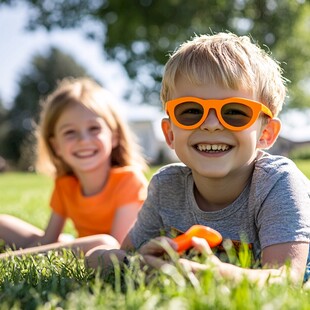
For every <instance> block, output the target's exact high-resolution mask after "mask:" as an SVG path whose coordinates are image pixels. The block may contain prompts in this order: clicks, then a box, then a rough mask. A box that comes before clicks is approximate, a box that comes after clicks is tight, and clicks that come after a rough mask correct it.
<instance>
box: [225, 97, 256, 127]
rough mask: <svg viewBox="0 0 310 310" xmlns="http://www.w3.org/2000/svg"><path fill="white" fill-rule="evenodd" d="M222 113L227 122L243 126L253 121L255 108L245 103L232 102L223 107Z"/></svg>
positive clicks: (235, 125) (234, 125)
mask: <svg viewBox="0 0 310 310" xmlns="http://www.w3.org/2000/svg"><path fill="white" fill-rule="evenodd" d="M221 115H222V117H223V119H224V121H225V122H226V123H227V124H229V125H231V126H233V127H242V126H245V125H247V124H248V123H249V122H250V121H251V119H252V117H253V110H252V109H251V108H250V107H249V106H247V105H245V104H242V103H237V102H236V103H235V102H232V103H227V104H225V105H224V106H223V107H222V109H221Z"/></svg>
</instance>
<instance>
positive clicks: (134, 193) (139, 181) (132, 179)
mask: <svg viewBox="0 0 310 310" xmlns="http://www.w3.org/2000/svg"><path fill="white" fill-rule="evenodd" d="M146 195H147V180H146V178H145V176H144V175H143V173H142V172H141V173H140V172H135V171H129V172H128V173H127V174H126V175H125V176H124V177H123V178H122V180H120V181H119V182H118V185H117V206H118V208H121V207H123V206H126V205H129V204H133V203H138V205H140V206H141V205H142V203H143V202H144V200H145V199H146Z"/></svg>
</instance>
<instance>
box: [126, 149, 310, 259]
mask: <svg viewBox="0 0 310 310" xmlns="http://www.w3.org/2000/svg"><path fill="white" fill-rule="evenodd" d="M195 224H201V225H206V226H209V227H211V228H213V229H216V230H217V231H219V232H220V233H221V234H222V236H223V238H224V239H231V240H239V241H246V242H247V243H250V244H252V246H253V253H254V257H255V259H259V258H260V254H261V250H262V249H264V248H265V247H267V246H270V245H273V244H278V243H284V242H292V241H302V242H310V181H309V180H308V179H307V178H306V177H305V176H304V175H303V174H302V173H301V171H300V170H299V169H298V168H297V167H296V165H295V164H294V163H293V162H292V161H291V160H289V159H287V158H285V157H282V156H273V155H270V154H268V153H264V152H261V153H260V156H258V158H257V160H256V162H255V167H254V172H253V176H252V179H251V181H250V182H249V183H248V185H247V186H246V187H245V188H244V190H243V192H242V193H241V194H240V195H239V197H238V198H237V199H236V200H235V201H234V202H233V203H232V204H230V205H229V206H227V207H226V208H224V209H222V210H220V211H214V212H205V211H202V210H201V209H199V207H198V205H197V203H196V201H195V197H194V181H193V177H192V173H191V170H190V169H189V168H188V167H186V166H184V165H183V164H172V165H168V166H165V167H163V168H162V169H161V170H160V171H159V172H158V173H156V174H155V175H154V176H153V178H152V180H151V182H150V184H149V189H148V197H147V200H146V201H145V203H144V205H143V207H142V209H141V211H140V212H139V215H138V219H137V222H136V224H135V225H134V227H133V229H132V230H131V232H130V238H131V241H132V243H133V245H134V247H135V248H139V247H140V246H141V245H142V244H143V243H145V242H146V241H148V240H150V239H152V238H154V237H157V236H159V235H160V232H161V231H163V230H169V229H170V228H172V227H173V228H176V229H178V230H181V231H186V230H187V229H188V228H190V227H191V226H192V225H195Z"/></svg>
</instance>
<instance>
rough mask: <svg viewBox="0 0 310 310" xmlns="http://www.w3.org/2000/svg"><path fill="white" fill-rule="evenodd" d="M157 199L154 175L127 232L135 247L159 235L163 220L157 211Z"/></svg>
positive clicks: (158, 198) (156, 184)
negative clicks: (132, 225) (134, 220)
mask: <svg viewBox="0 0 310 310" xmlns="http://www.w3.org/2000/svg"><path fill="white" fill-rule="evenodd" d="M159 200H160V195H159V191H158V179H157V177H156V176H155V177H153V178H152V180H151V182H150V184H149V187H148V194H147V199H146V200H145V202H144V204H143V206H142V208H141V210H140V212H139V214H138V219H137V221H136V223H135V225H134V227H133V228H132V229H131V231H130V233H129V236H130V239H131V242H132V244H133V246H134V247H135V248H136V249H138V248H140V247H141V245H143V244H144V243H145V242H147V241H148V240H150V239H152V238H155V237H158V236H159V235H160V227H163V222H162V219H161V216H160V212H159V211H160V210H159V206H160V202H159Z"/></svg>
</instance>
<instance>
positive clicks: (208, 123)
mask: <svg viewBox="0 0 310 310" xmlns="http://www.w3.org/2000/svg"><path fill="white" fill-rule="evenodd" d="M200 129H201V130H208V131H211V132H212V131H216V130H223V129H224V127H223V125H222V124H221V123H220V121H219V119H218V117H217V115H216V111H215V110H214V109H210V110H209V112H208V115H207V117H206V119H205V120H204V122H203V123H202V124H201V125H200Z"/></svg>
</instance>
